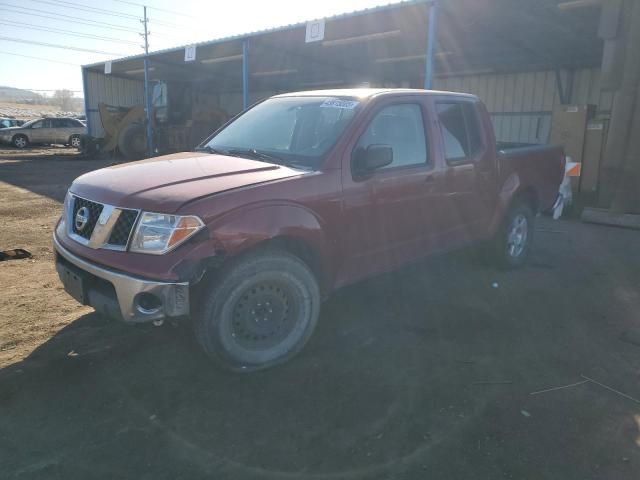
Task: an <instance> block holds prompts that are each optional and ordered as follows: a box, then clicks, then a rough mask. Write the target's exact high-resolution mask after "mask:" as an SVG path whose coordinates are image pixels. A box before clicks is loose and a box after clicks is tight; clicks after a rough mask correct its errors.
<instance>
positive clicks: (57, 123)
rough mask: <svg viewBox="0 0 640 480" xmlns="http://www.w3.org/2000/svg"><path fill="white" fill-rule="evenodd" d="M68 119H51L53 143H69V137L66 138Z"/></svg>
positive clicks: (51, 138)
mask: <svg viewBox="0 0 640 480" xmlns="http://www.w3.org/2000/svg"><path fill="white" fill-rule="evenodd" d="M66 122H67V119H66V118H52V119H51V134H50V142H51V143H67V139H68V138H69V137H65V130H67V123H66Z"/></svg>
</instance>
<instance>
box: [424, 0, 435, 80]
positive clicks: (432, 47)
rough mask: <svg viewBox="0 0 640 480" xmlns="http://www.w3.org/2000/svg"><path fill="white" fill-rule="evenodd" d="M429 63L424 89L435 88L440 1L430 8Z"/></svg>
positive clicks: (432, 4)
mask: <svg viewBox="0 0 640 480" xmlns="http://www.w3.org/2000/svg"><path fill="white" fill-rule="evenodd" d="M427 28H428V30H427V62H426V66H425V72H424V88H425V89H426V90H430V89H432V88H433V56H434V54H435V50H436V42H437V29H438V0H433V2H432V3H431V6H430V7H429V21H428V26H427Z"/></svg>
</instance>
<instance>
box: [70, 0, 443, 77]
mask: <svg viewBox="0 0 640 480" xmlns="http://www.w3.org/2000/svg"><path fill="white" fill-rule="evenodd" d="M433 1H434V0H402V1H399V2H394V3H387V4H385V5H378V6H375V7H371V8H365V9H364V10H355V11H353V12H347V13H341V14H338V15H333V16H330V17H325V18H324V20H337V19H343V18H349V17H356V16H359V15H367V14H371V13H375V12H381V11H385V10H391V9H394V8H400V7H405V6H408V5H415V4H420V3H424V4H427V3H433ZM313 20H318V19H315V18H314V19H309V20H307V21H305V22H300V23H291V24H288V25H283V26H280V27H273V28H267V29H264V30H256V31H253V32H248V33H242V34H237V35H230V36H228V37H222V38H217V39H213V40H207V41H204V42H197V43H188V44H185V45H180V46H177V47H171V48H165V49H163V50H157V51H155V52H151V53H149V57H153V56H155V55H161V54H164V53H173V52H179V51H180V50H183V49H184V48H185V47H187V46H190V45H195V46H196V47H205V46H210V45H216V44H220V43H225V42H231V41H234V40H241V39H245V38H251V37H256V36H259V35H264V34H268V33H276V32H282V31H287V30H293V29H295V28H301V27H304V26H305V25H306V24H307V23H308V22H311V21H313ZM144 57H145V55H144V53H142V54H140V55H130V56H127V57H121V58H116V59H113V60H111V62H114V63H115V62H122V61H126V60H137V59H143V58H144ZM104 64H105V62H104V61H102V62H96V63H90V64H87V65H83V66H82V68H91V67H97V66H100V65H104Z"/></svg>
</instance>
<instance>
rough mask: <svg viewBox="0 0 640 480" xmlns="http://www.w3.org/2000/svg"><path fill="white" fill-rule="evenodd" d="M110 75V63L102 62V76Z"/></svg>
mask: <svg viewBox="0 0 640 480" xmlns="http://www.w3.org/2000/svg"><path fill="white" fill-rule="evenodd" d="M110 73H111V62H104V74H105V75H109V74H110Z"/></svg>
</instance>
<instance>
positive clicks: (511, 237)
mask: <svg viewBox="0 0 640 480" xmlns="http://www.w3.org/2000/svg"><path fill="white" fill-rule="evenodd" d="M528 237H529V222H528V220H527V217H526V216H525V215H523V214H522V213H519V214H518V215H516V216H515V217H513V219H512V220H511V224H510V225H509V230H508V233H507V254H508V255H509V256H510V257H512V258H518V257H520V256H521V255H522V253H523V252H524V251H525V249H526V247H527V239H528Z"/></svg>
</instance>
